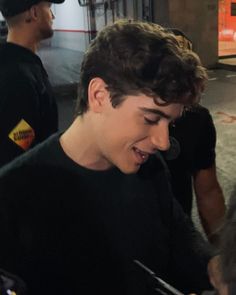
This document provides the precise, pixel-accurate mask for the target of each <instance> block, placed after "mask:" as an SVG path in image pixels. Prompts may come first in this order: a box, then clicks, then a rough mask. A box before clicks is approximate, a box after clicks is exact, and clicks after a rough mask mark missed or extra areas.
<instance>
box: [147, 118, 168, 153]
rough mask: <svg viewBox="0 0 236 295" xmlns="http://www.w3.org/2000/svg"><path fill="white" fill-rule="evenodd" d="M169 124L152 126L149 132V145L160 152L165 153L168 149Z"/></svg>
mask: <svg viewBox="0 0 236 295" xmlns="http://www.w3.org/2000/svg"><path fill="white" fill-rule="evenodd" d="M168 125H169V124H166V123H164V124H160V125H157V126H153V130H152V132H151V136H150V138H151V143H152V144H153V146H154V147H155V149H158V150H160V151H167V150H169V148H170V138H169V126H168Z"/></svg>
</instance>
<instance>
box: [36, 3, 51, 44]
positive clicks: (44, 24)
mask: <svg viewBox="0 0 236 295" xmlns="http://www.w3.org/2000/svg"><path fill="white" fill-rule="evenodd" d="M37 13H38V14H37V15H38V25H39V34H40V39H41V40H43V39H47V38H50V37H52V35H53V29H52V24H53V19H54V15H53V13H52V11H51V3H50V2H47V1H42V2H39V4H37Z"/></svg>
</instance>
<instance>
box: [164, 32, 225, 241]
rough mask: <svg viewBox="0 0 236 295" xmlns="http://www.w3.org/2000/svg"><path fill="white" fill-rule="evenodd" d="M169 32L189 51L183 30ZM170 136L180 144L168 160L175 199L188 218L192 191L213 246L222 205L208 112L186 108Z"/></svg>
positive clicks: (171, 127) (214, 137)
mask: <svg viewBox="0 0 236 295" xmlns="http://www.w3.org/2000/svg"><path fill="white" fill-rule="evenodd" d="M169 30H170V31H171V32H173V33H174V35H175V37H176V39H177V40H178V43H179V45H180V47H182V48H186V49H189V50H191V49H192V42H191V41H190V40H189V39H188V38H187V36H186V35H185V34H184V33H183V32H182V31H180V30H178V29H173V28H172V29H169ZM170 136H172V138H175V139H176V140H177V142H178V145H179V155H178V156H177V157H176V158H174V159H168V157H167V165H168V168H169V170H170V173H171V183H172V188H173V192H174V196H175V197H176V199H177V200H178V201H179V203H180V204H181V206H182V208H183V209H184V212H185V213H186V214H188V215H189V216H190V217H191V214H192V202H193V189H194V193H195V196H196V203H197V208H198V212H199V216H200V220H201V223H202V225H203V228H204V231H205V233H206V235H207V237H208V239H209V240H210V241H211V242H214V243H216V242H217V238H216V237H217V235H215V231H216V230H217V228H218V226H219V225H220V224H221V222H222V220H223V217H224V213H225V202H224V196H223V192H222V189H221V187H220V184H219V182H218V179H217V173H216V163H215V156H216V155H215V147H216V130H215V126H214V123H213V120H212V117H211V114H210V112H209V111H208V110H207V109H206V108H205V107H203V106H201V105H200V104H198V105H196V106H194V107H191V108H189V109H188V110H186V111H185V112H184V114H183V116H182V117H181V118H179V119H178V120H176V122H175V123H174V124H173V125H171V126H170ZM167 155H168V153H167Z"/></svg>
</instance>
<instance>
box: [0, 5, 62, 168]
mask: <svg viewBox="0 0 236 295" xmlns="http://www.w3.org/2000/svg"><path fill="white" fill-rule="evenodd" d="M62 2H64V0H51V1H41V0H30V1H25V0H24V1H18V0H0V11H1V12H2V14H3V16H4V17H5V19H6V21H7V24H8V37H7V42H6V43H4V44H1V45H0V64H1V67H0V93H1V95H0V125H1V129H0V166H2V165H4V164H6V163H7V162H9V161H11V160H12V159H14V158H15V157H17V156H18V155H20V154H22V153H23V152H25V151H27V150H28V149H29V148H31V147H33V146H35V145H36V144H38V143H39V142H42V141H43V140H45V139H46V138H47V137H48V136H49V135H51V134H53V133H54V132H56V131H57V130H58V115H57V106H56V101H55V98H54V95H53V91H52V87H51V85H50V83H49V81H48V76H47V73H46V71H45V69H44V67H43V65H42V62H41V60H40V58H39V57H38V56H37V55H36V54H35V52H36V50H37V46H38V43H39V42H40V41H41V40H43V39H45V38H49V37H51V36H52V34H53V30H52V20H53V19H54V16H53V14H52V12H51V9H50V6H51V3H62Z"/></svg>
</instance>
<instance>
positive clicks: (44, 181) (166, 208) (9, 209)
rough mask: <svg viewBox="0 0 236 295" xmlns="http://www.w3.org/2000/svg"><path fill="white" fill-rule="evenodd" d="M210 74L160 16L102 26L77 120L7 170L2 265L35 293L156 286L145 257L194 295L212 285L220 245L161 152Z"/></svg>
mask: <svg viewBox="0 0 236 295" xmlns="http://www.w3.org/2000/svg"><path fill="white" fill-rule="evenodd" d="M205 79H206V73H205V70H204V69H203V68H202V66H201V64H200V61H199V59H198V57H197V56H196V55H195V54H194V53H191V52H189V51H184V50H182V49H180V48H179V46H178V44H177V43H176V40H175V38H174V37H173V35H171V34H169V33H166V32H165V31H164V30H163V29H162V28H161V27H160V26H158V25H155V24H147V23H141V22H128V21H120V22H117V23H115V24H114V25H111V26H108V27H106V28H105V29H103V30H102V31H101V32H100V33H99V34H98V36H97V37H96V39H95V40H93V42H92V43H91V45H90V47H89V49H88V51H87V53H86V54H85V57H84V61H83V63H82V67H81V77H80V87H79V94H78V107H77V114H78V116H77V118H76V119H75V121H74V122H73V124H72V125H71V126H70V127H69V129H68V130H67V131H66V132H65V133H64V134H57V135H54V136H52V137H51V138H50V139H48V140H47V141H46V142H44V143H42V144H40V145H38V146H37V147H36V148H35V149H33V150H31V151H30V152H28V153H26V154H24V155H23V156H22V157H20V158H18V159H16V160H15V161H14V162H12V163H11V164H9V165H7V166H5V167H4V168H3V169H2V170H1V172H0V224H1V227H0V236H1V239H2V241H4V242H2V243H1V244H0V265H1V267H2V268H4V269H5V270H7V271H9V272H12V273H15V274H17V275H19V276H20V277H21V278H22V279H23V281H25V283H26V285H28V287H29V293H30V294H34V295H39V294H40V295H41V294H44V295H49V294H103V295H104V294H109V295H110V294H113V295H116V294H119V295H121V294H129V295H130V294H135V295H139V294H140V295H141V294H142V295H145V294H152V292H153V291H154V289H155V288H156V287H157V286H155V284H153V283H154V282H153V281H152V280H151V278H150V277H149V276H148V275H146V273H145V272H143V270H142V269H141V268H140V267H139V266H138V265H137V263H135V262H134V261H135V260H138V261H139V262H141V263H143V264H145V265H146V266H147V267H149V268H150V269H152V270H153V271H154V272H155V273H156V274H157V275H158V276H160V277H161V278H162V279H164V280H166V281H168V282H169V283H170V284H173V285H174V286H175V287H176V288H179V289H181V290H182V291H184V292H190V291H200V290H202V289H207V288H208V287H209V282H208V277H207V271H206V269H207V263H208V260H209V257H210V250H209V248H208V245H207V244H206V243H205V242H204V241H203V240H202V239H201V236H200V235H199V233H198V232H196V231H195V229H194V228H193V226H192V224H191V223H190V221H189V219H188V218H187V217H186V216H185V215H184V213H183V211H182V210H181V208H180V207H179V206H178V204H177V202H176V201H175V200H174V198H173V196H172V193H171V191H170V186H169V182H168V178H167V176H166V173H165V169H164V167H163V165H162V162H161V160H159V159H158V158H156V156H154V154H155V153H156V152H157V151H158V150H166V149H168V148H169V134H168V127H169V124H170V123H171V122H172V121H173V120H175V119H176V118H178V117H180V116H181V114H182V112H183V109H184V107H185V105H191V104H193V103H195V102H197V101H198V100H199V98H200V95H201V91H202V89H203V85H204V82H205ZM153 156H154V158H155V159H156V161H149V158H152V157H153Z"/></svg>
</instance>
